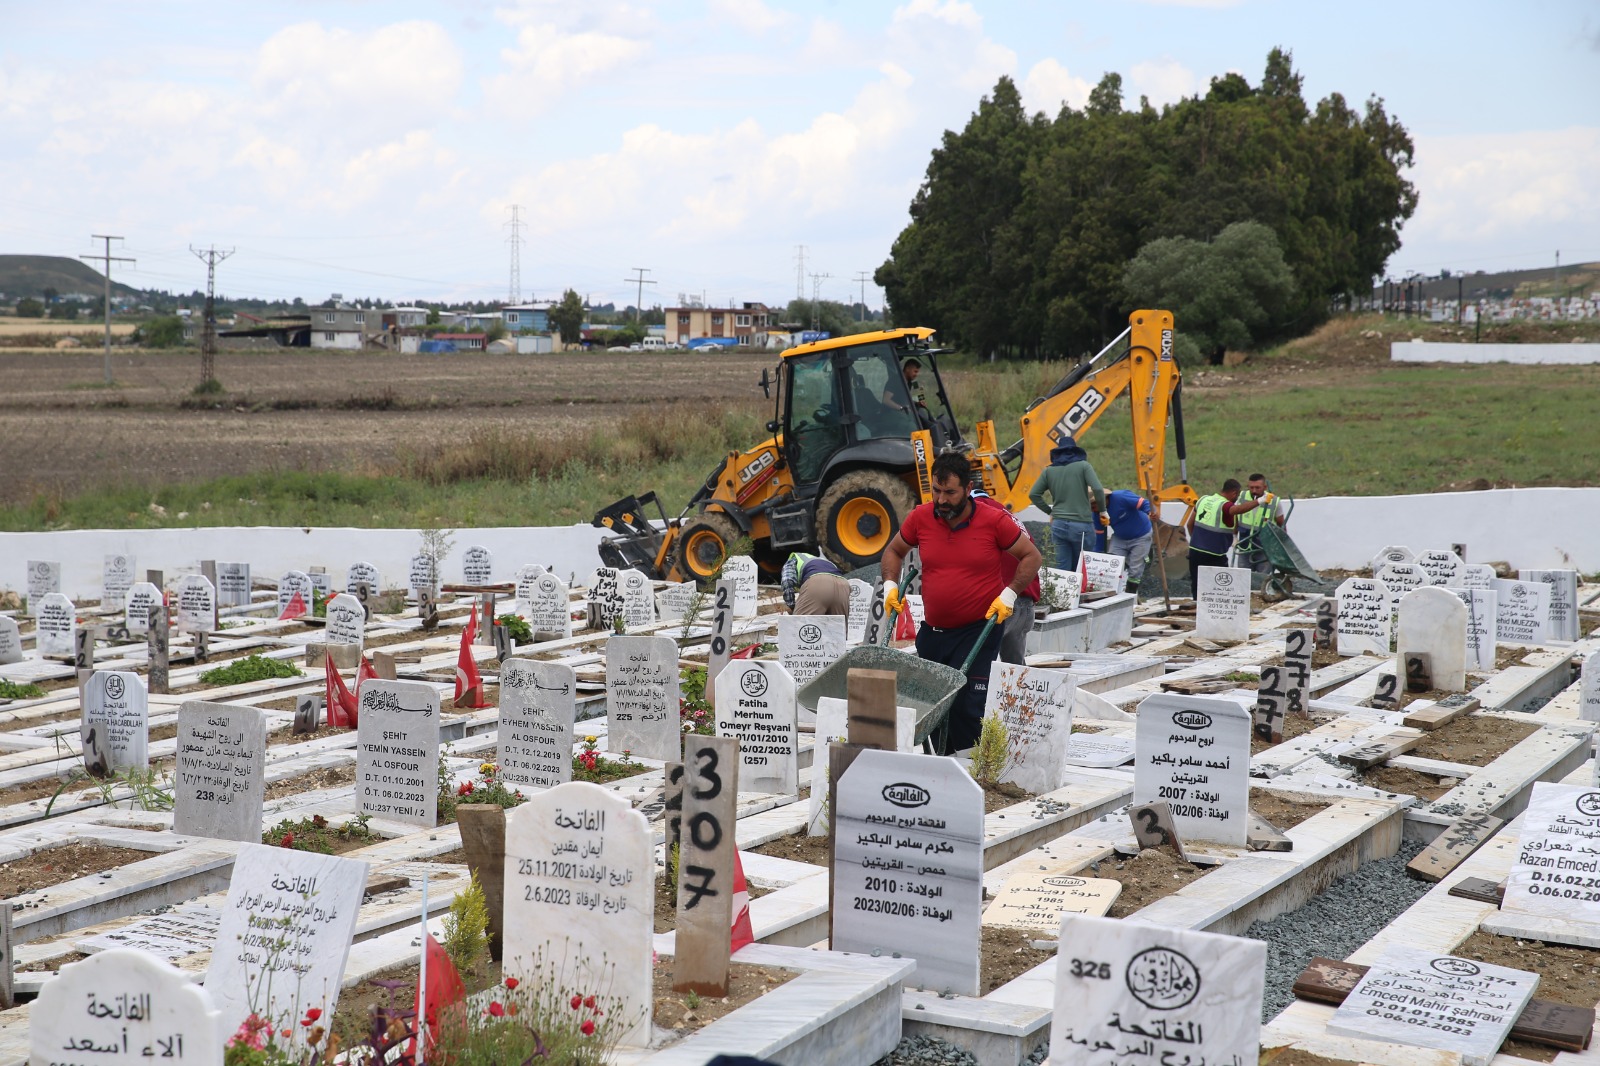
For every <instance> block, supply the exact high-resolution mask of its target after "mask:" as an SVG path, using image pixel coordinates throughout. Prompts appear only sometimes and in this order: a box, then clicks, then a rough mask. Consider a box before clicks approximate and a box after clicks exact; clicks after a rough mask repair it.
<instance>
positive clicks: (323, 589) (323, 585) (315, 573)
mask: <svg viewBox="0 0 1600 1066" xmlns="http://www.w3.org/2000/svg"><path fill="white" fill-rule="evenodd" d="M306 577H307V578H309V579H310V580H311V589H312V591H313V592H315V593H317V594H318V595H319V596H321V597H322V598H323V599H324V600H326V599H327V598H328V597H329V596H331V595H333V578H331V577H329V576H328V572H327V571H326V570H324V569H323V568H322V567H320V566H313V567H312V568H311V570H310V572H308V573H307V574H306ZM310 605H311V600H310V599H309V598H307V600H306V606H308V607H309V606H310Z"/></svg>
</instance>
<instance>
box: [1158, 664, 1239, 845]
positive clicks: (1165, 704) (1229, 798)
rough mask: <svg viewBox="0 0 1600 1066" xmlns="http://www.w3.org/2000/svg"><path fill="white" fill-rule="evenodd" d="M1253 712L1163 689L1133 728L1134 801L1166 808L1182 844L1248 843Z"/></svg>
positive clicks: (1212, 698)
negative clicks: (1164, 804) (1204, 841)
mask: <svg viewBox="0 0 1600 1066" xmlns="http://www.w3.org/2000/svg"><path fill="white" fill-rule="evenodd" d="M1250 726H1251V716H1250V712H1249V711H1247V710H1245V709H1244V708H1243V707H1241V706H1240V705H1239V704H1238V703H1236V702H1234V701H1233V700H1228V699H1221V698H1219V697H1216V696H1183V695H1179V694H1178V693H1175V692H1158V693H1156V694H1155V695H1153V696H1147V697H1145V699H1144V700H1143V701H1141V702H1140V704H1139V714H1138V722H1137V724H1136V725H1135V726H1134V745H1135V757H1134V764H1133V766H1134V769H1133V802H1134V803H1135V804H1140V803H1166V804H1167V805H1168V806H1169V807H1170V808H1171V810H1172V821H1173V825H1174V826H1175V827H1176V829H1177V830H1178V836H1179V838H1180V839H1182V840H1183V841H1185V842H1188V841H1193V840H1212V841H1216V842H1217V843H1219V844H1236V845H1239V846H1240V847H1243V846H1244V843H1245V836H1246V829H1247V828H1248V826H1247V825H1246V823H1247V821H1248V817H1247V815H1248V810H1249V805H1250Z"/></svg>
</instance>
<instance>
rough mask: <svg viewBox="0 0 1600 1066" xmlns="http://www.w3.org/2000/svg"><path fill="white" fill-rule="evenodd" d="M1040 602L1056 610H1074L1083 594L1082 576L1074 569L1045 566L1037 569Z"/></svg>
mask: <svg viewBox="0 0 1600 1066" xmlns="http://www.w3.org/2000/svg"><path fill="white" fill-rule="evenodd" d="M1039 593H1040V596H1041V597H1042V602H1044V603H1045V604H1047V605H1048V606H1049V607H1051V608H1053V609H1054V610H1057V611H1075V610H1077V609H1078V601H1079V599H1080V598H1081V597H1082V596H1083V578H1082V576H1081V575H1079V574H1078V572H1077V571H1076V570H1060V569H1057V568H1056V567H1053V566H1046V567H1043V568H1042V569H1040V571H1039Z"/></svg>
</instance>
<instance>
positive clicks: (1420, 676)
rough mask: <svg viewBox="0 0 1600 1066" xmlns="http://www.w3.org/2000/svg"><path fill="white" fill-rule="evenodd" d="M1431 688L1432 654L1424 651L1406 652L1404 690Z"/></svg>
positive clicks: (1419, 690)
mask: <svg viewBox="0 0 1600 1066" xmlns="http://www.w3.org/2000/svg"><path fill="white" fill-rule="evenodd" d="M1432 688H1433V656H1431V655H1429V654H1428V653H1427V652H1425V651H1408V652H1406V691H1407V692H1427V691H1428V690H1430V689H1432Z"/></svg>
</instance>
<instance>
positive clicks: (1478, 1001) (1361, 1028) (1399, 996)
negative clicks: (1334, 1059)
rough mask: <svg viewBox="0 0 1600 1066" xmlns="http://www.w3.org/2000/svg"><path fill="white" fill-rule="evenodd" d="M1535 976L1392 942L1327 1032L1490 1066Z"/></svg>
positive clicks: (1470, 1064) (1536, 979)
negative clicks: (1442, 1053) (1444, 1053)
mask: <svg viewBox="0 0 1600 1066" xmlns="http://www.w3.org/2000/svg"><path fill="white" fill-rule="evenodd" d="M1538 987H1539V975H1538V974H1535V973H1529V972H1527V971H1525V970H1513V969H1510V968H1508V967H1505V966H1495V965H1493V964H1491V963H1487V962H1477V961H1474V960H1472V959H1461V958H1456V957H1455V956H1452V955H1444V954H1440V953H1436V952H1432V951H1425V950H1423V949H1422V948H1417V947H1412V946H1410V945H1409V944H1401V943H1391V944H1390V945H1389V946H1387V947H1385V948H1384V949H1383V954H1381V955H1379V956H1378V958H1377V960H1376V961H1375V962H1374V963H1373V964H1372V967H1371V968H1370V969H1369V970H1367V972H1366V974H1365V975H1363V976H1362V978H1361V980H1360V981H1358V982H1357V983H1356V987H1355V988H1353V989H1352V990H1351V991H1350V994H1349V995H1348V996H1346V997H1345V999H1344V1002H1343V1003H1341V1004H1340V1005H1339V1008H1338V1010H1336V1011H1334V1012H1333V1017H1332V1018H1330V1019H1328V1032H1330V1033H1334V1034H1337V1035H1339V1036H1353V1037H1358V1038H1364V1039H1367V1040H1378V1041H1383V1042H1385V1043H1394V1044H1406V1045H1409V1046H1411V1047H1422V1048H1433V1049H1435V1050H1439V1051H1453V1052H1457V1053H1459V1054H1460V1056H1461V1062H1462V1064H1463V1066H1488V1064H1489V1062H1490V1061H1491V1060H1492V1059H1493V1058H1494V1057H1495V1052H1497V1051H1498V1050H1499V1049H1500V1045H1501V1044H1502V1043H1504V1042H1505V1039H1506V1037H1507V1036H1508V1035H1510V1033H1511V1026H1512V1025H1513V1024H1515V1023H1516V1020H1517V1017H1518V1015H1520V1014H1521V1013H1522V1009H1523V1008H1524V1007H1526V1006H1527V1005H1528V1001H1529V1000H1530V999H1532V998H1533V993H1534V990H1535V989H1537V988H1538Z"/></svg>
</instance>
